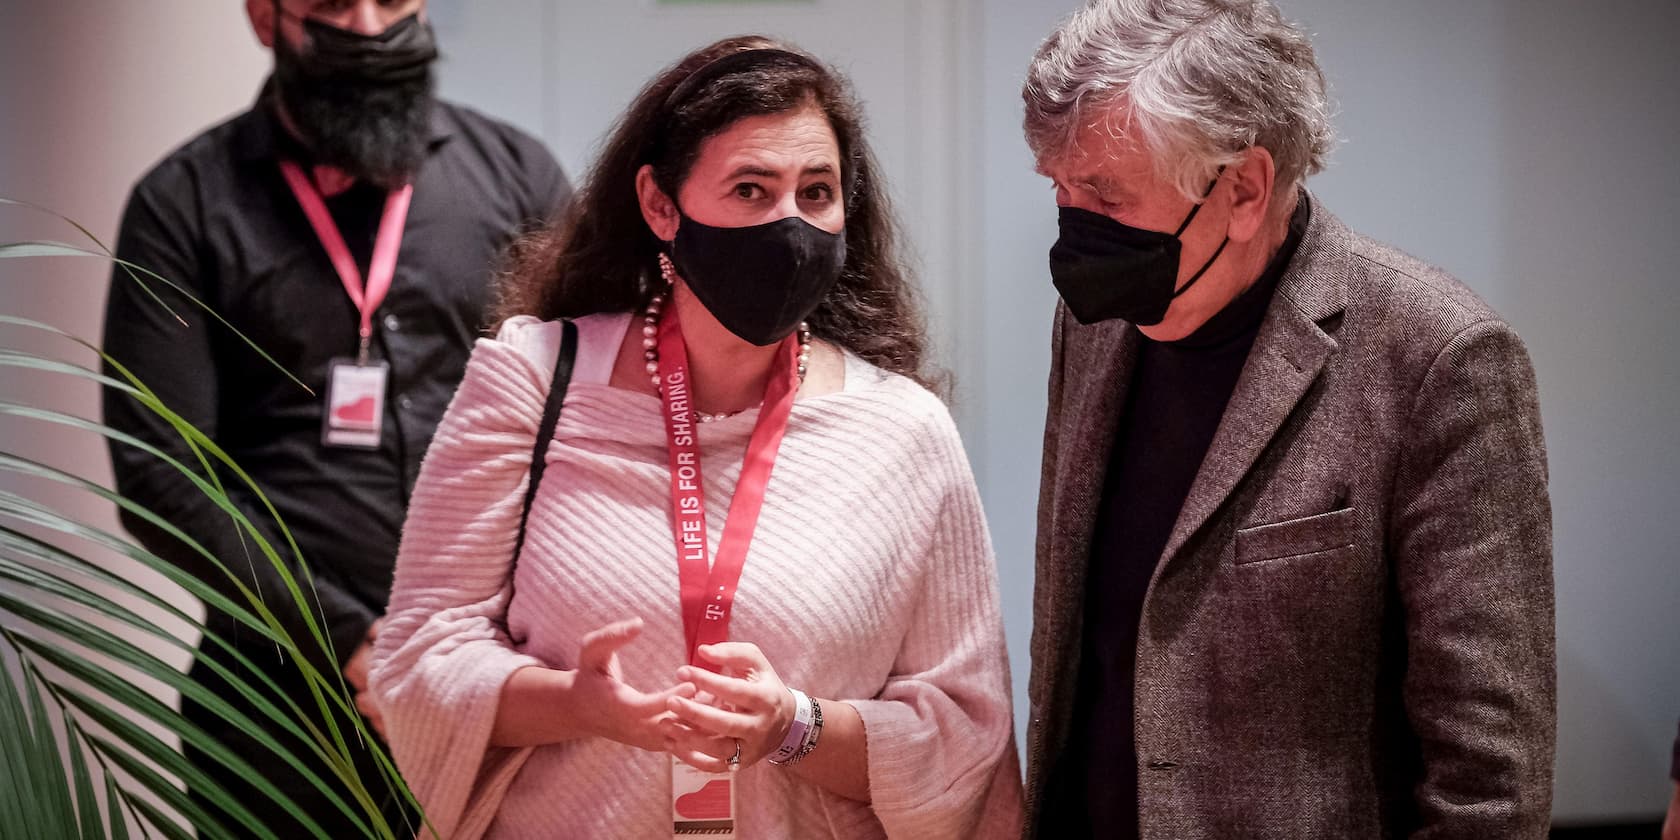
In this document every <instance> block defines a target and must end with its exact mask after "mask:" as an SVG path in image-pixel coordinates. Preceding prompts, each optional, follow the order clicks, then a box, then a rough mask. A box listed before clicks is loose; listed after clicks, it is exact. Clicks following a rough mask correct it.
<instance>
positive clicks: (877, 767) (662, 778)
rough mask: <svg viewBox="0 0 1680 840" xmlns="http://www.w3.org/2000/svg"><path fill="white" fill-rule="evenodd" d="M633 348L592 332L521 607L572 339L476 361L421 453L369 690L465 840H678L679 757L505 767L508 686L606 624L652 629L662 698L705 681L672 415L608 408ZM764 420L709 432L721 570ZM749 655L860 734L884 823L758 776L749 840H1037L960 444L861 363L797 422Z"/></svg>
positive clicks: (942, 419) (442, 814) (549, 751)
mask: <svg viewBox="0 0 1680 840" xmlns="http://www.w3.org/2000/svg"><path fill="white" fill-rule="evenodd" d="M629 323H630V316H629V315H604V316H593V317H589V318H583V319H580V320H579V322H578V324H579V328H580V334H581V338H582V341H581V343H580V348H579V354H578V360H577V362H578V366H577V371H576V374H575V376H574V379H573V382H572V386H571V389H570V391H569V392H568V393H567V396H566V401H565V410H564V412H563V414H562V416H561V420H560V424H559V428H558V429H557V430H556V433H555V439H554V442H553V444H552V445H551V447H550V449H549V453H548V468H547V473H546V475H545V476H544V478H543V482H542V485H541V487H540V488H539V490H538V494H537V497H536V501H535V504H534V505H533V508H532V512H531V518H530V524H529V527H528V529H527V532H526V542H525V549H524V554H523V555H522V556H521V558H520V561H519V565H518V570H517V573H516V575H515V580H514V589H515V591H517V593H518V595H517V597H514V598H513V599H512V603H511V604H510V603H509V600H508V595H509V586H508V584H509V580H508V570H509V568H510V560H511V556H512V551H513V543H514V536H515V530H516V528H517V524H518V518H519V509H520V501H521V498H522V495H523V493H524V489H525V484H526V480H527V471H528V469H529V466H530V452H531V443H532V438H533V437H534V435H535V434H536V426H537V421H538V419H539V418H540V416H541V414H542V406H543V401H544V398H545V397H546V392H547V390H548V379H549V373H550V371H551V370H552V368H553V360H554V356H555V353H556V352H557V349H556V348H557V346H558V335H559V329H558V324H555V323H552V322H551V323H544V322H539V321H536V320H535V319H531V318H518V319H514V320H512V321H510V322H509V323H508V324H507V325H506V326H505V327H504V328H503V330H502V332H501V334H500V335H499V336H498V337H497V338H496V339H495V340H482V341H480V342H479V343H478V346H477V347H476V348H475V349H474V351H473V354H472V359H471V361H470V363H469V364H468V367H467V373H466V378H465V380H464V381H463V382H462V383H461V388H460V390H459V391H458V392H457V393H456V395H455V399H454V402H452V403H451V404H450V407H449V411H448V413H447V414H446V415H445V417H444V419H443V423H442V425H440V426H439V428H438V432H437V436H436V438H435V439H434V440H433V442H432V445H431V448H430V450H429V451H428V452H427V454H426V459H425V464H424V466H423V468H422V469H421V473H420V479H419V484H418V486H417V487H416V488H415V491H414V495H413V499H412V502H411V504H410V507H409V516H408V521H407V524H406V525H405V527H404V531H403V539H402V547H401V550H400V552H399V555H398V559H397V568H396V581H395V585H394V589H393V591H392V594H391V603H390V608H389V613H388V618H387V621H386V624H385V626H384V629H383V632H381V634H380V636H379V639H378V642H377V645H376V652H375V657H374V663H373V667H372V674H371V677H370V679H371V683H372V691H373V692H374V695H375V697H376V698H377V702H378V703H379V704H380V706H381V708H382V710H383V713H384V716H385V722H386V728H387V731H388V733H389V736H390V743H391V748H392V752H393V753H394V755H395V758H396V761H397V765H398V767H399V768H400V769H401V770H402V772H403V775H404V777H405V778H406V779H407V780H408V782H409V784H410V785H411V786H412V787H413V789H414V792H415V794H416V795H417V796H418V797H419V800H420V802H421V804H422V805H423V806H424V807H425V809H426V813H427V815H428V817H429V818H430V819H431V821H432V823H433V824H434V825H435V826H436V827H437V829H438V830H439V832H440V834H441V835H442V836H444V837H455V838H472V837H480V836H488V837H497V838H504V837H505V838H527V837H528V838H551V837H578V838H615V837H623V838H650V837H661V836H664V837H669V836H670V831H671V822H670V799H669V797H670V792H669V791H670V778H669V769H668V759H667V757H666V756H665V755H664V754H662V753H650V752H643V751H641V750H637V749H635V748H632V747H628V746H624V745H622V744H618V743H615V742H612V741H607V740H604V739H595V738H588V739H580V740H576V741H571V742H567V743H562V744H555V745H551V746H545V747H538V748H526V749H505V748H491V747H489V746H488V741H489V734H490V729H491V724H492V723H493V721H494V720H495V716H496V705H497V700H498V697H499V693H500V690H501V686H502V684H503V683H504V682H505V681H506V679H507V678H508V676H509V675H511V674H512V673H513V672H514V671H515V670H518V669H519V668H521V667H524V666H526V665H545V666H548V667H553V668H572V667H575V661H574V660H575V657H576V655H577V649H578V643H579V640H580V639H581V638H582V636H583V635H584V634H585V633H587V632H589V631H591V630H594V629H596V628H598V627H600V626H602V625H604V624H607V623H609V622H612V621H616V620H619V619H622V618H627V617H631V616H640V617H641V618H642V619H643V620H644V622H645V629H644V631H643V633H642V636H641V637H640V638H639V639H637V640H636V641H635V642H634V643H632V644H631V645H630V646H628V647H627V648H625V649H624V650H623V651H622V652H621V654H620V659H621V662H622V665H623V669H624V673H625V678H626V679H627V680H628V681H629V682H630V684H632V685H635V686H637V687H639V688H644V689H648V690H654V689H658V688H663V687H666V686H668V685H670V684H671V683H672V682H673V681H674V672H675V670H676V669H677V667H678V666H679V665H681V664H683V662H684V660H685V657H684V649H683V648H684V646H683V634H682V622H681V620H680V616H679V612H678V596H677V571H676V558H675V554H674V549H673V548H672V545H671V534H670V525H669V516H668V508H669V506H670V502H669V488H670V485H669V476H668V472H667V469H668V468H667V466H666V465H667V458H666V450H665V437H664V430H663V426H662V425H661V424H662V416H661V414H660V409H659V404H658V402H657V400H656V399H655V398H653V397H652V396H649V395H646V394H639V393H634V392H630V391H625V390H622V389H617V388H612V387H609V386H608V385H607V382H608V379H609V376H610V373H611V369H612V364H613V360H614V357H615V356H616V352H617V348H618V346H619V342H620V341H621V339H622V337H623V336H624V334H625V330H626V328H627V327H628V325H629ZM756 419H757V412H756V411H749V412H747V413H745V414H743V415H740V416H738V417H735V418H732V419H729V420H726V421H723V422H719V423H709V424H707V425H706V426H705V427H703V430H702V432H701V438H702V465H703V467H704V471H705V482H706V504H707V520H708V521H707V524H708V529H709V534H710V536H711V539H712V545H711V548H712V550H713V551H714V552H715V551H716V547H717V545H716V542H717V538H718V536H719V535H720V534H722V532H723V518H724V517H725V515H726V514H727V510H728V503H729V499H730V498H731V496H732V493H733V490H734V486H735V482H736V480H737V478H738V477H739V475H740V466H741V457H742V455H743V453H744V451H745V449H746V443H747V438H748V436H749V435H750V434H751V431H752V428H753V424H754V422H755V421H756ZM509 630H511V631H512V632H511V634H510V633H509ZM731 635H732V637H733V638H734V639H735V640H737V641H750V642H754V643H756V644H758V645H759V647H760V648H762V649H763V650H764V652H765V654H766V656H767V657H768V658H769V660H770V662H771V664H772V665H774V666H775V668H776V670H777V672H778V673H779V674H780V675H781V676H782V678H783V680H784V681H786V682H787V684H789V685H792V686H795V687H798V688H801V689H804V690H805V691H806V692H808V693H810V694H811V695H813V696H818V697H828V698H837V699H840V700H844V701H847V702H850V703H851V704H852V705H853V706H855V707H856V708H857V710H858V712H859V714H860V715H861V716H862V718H863V722H864V725H865V729H866V733H867V743H868V752H869V763H868V766H869V787H870V792H871V797H872V799H873V804H872V806H864V805H861V804H859V803H856V802H852V801H850V800H846V799H843V798H841V797H838V796H835V795H833V794H830V793H827V792H825V791H823V790H821V789H819V788H817V787H814V786H812V785H809V784H806V783H804V782H802V781H800V780H799V779H798V778H797V777H796V776H794V775H793V774H791V773H789V772H788V771H787V770H786V769H785V768H778V767H774V766H771V765H769V764H765V763H760V764H758V765H755V766H753V767H749V768H746V769H744V770H743V771H741V773H740V777H739V785H738V790H737V809H738V814H737V816H738V819H737V836H739V837H742V838H755V839H756V838H808V837H809V838H822V837H835V838H848V839H849V838H872V837H895V838H896V837H902V838H915V840H923V839H924V838H946V837H949V838H971V837H1000V838H1001V837H1014V836H1017V832H1018V826H1019V819H1020V817H1019V809H1020V782H1019V776H1018V769H1017V763H1016V755H1015V744H1014V738H1013V735H1012V726H1011V720H1010V716H1011V712H1010V709H1011V706H1010V693H1009V679H1008V666H1007V663H1006V661H1005V652H1004V643H1003V633H1002V623H1001V618H1000V616H999V612H998V593H997V575H996V570H995V567H994V558H993V555H992V551H991V545H990V540H989V538H988V536H987V533H986V526H985V522H984V519H983V517H982V514H981V510H980V499H979V495H978V493H977V492H976V489H975V485H974V479H973V476H972V474H971V473H970V471H969V467H968V462H967V460H966V458H965V457H964V455H963V450H962V445H961V442H960V441H959V439H958V436H957V432H956V428H955V427H954V426H953V424H952V423H951V420H950V416H949V415H948V413H947V412H946V410H945V407H944V405H943V404H941V403H940V402H939V400H938V399H937V398H935V397H934V396H933V395H932V394H929V393H928V392H927V391H925V390H924V389H922V388H920V387H919V386H917V385H915V384H914V383H912V382H910V381H909V380H907V379H905V378H903V377H900V376H895V375H892V374H888V373H885V372H883V371H881V370H879V369H878V368H875V367H873V366H871V365H869V364H867V363H866V362H863V361H862V360H860V359H858V358H856V357H854V356H851V355H849V354H848V356H847V362H846V382H845V386H844V388H843V389H842V390H841V391H839V392H836V393H833V394H828V395H823V396H819V397H815V398H811V399H802V400H800V401H798V402H797V403H796V404H795V406H794V409H793V416H792V419H791V421H790V425H789V428H788V434H787V438H786V441H785V442H784V444H783V446H782V449H781V454H780V457H779V458H778V460H777V462H776V467H775V471H774V473H773V474H772V476H771V480H770V486H769V492H768V495H767V499H766V501H765V505H764V511H763V514H762V516H761V519H760V520H759V524H758V530H757V533H756V535H755V537H754V540H753V544H752V551H751V555H750V557H749V559H748V562H747V565H746V570H745V573H744V574H743V575H742V578H741V584H740V590H739V595H738V597H737V599H736V602H735V611H734V615H733V617H732V621H731ZM511 639H522V640H523V642H522V643H519V644H515V643H514V642H512V641H511ZM819 749H820V747H819Z"/></svg>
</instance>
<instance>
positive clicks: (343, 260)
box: [280, 160, 414, 364]
mask: <svg viewBox="0 0 1680 840" xmlns="http://www.w3.org/2000/svg"><path fill="white" fill-rule="evenodd" d="M280 172H281V174H283V175H285V176H286V183H287V184H290V185H291V188H292V194H293V195H295V196H297V200H298V204H299V205H300V206H302V207H303V214H304V215H305V216H308V217H309V225H310V226H311V227H313V228H315V237H316V238H317V239H320V240H321V247H322V248H325V249H327V256H328V257H329V258H330V259H331V260H332V264H333V268H334V269H335V270H337V271H338V279H339V280H340V281H342V282H343V283H344V291H346V292H349V293H350V300H351V301H352V302H353V303H355V304H356V310H357V311H358V312H360V313H361V316H362V323H361V328H360V330H359V332H358V335H360V336H361V348H360V351H359V353H358V355H357V360H358V362H359V363H361V364H366V363H367V354H368V343H369V342H370V341H371V340H372V339H373V313H374V310H376V309H378V308H379V304H381V303H383V302H384V301H385V293H386V292H389V291H390V290H391V278H392V277H393V276H395V275H396V273H397V251H399V250H401V248H402V236H403V226H404V225H405V224H407V222H408V204H409V201H410V200H411V199H412V198H413V197H414V185H413V184H404V185H403V188H402V189H400V190H392V191H391V192H390V194H389V195H387V196H386V197H385V212H384V214H383V215H381V216H380V218H379V235H378V236H377V237H376V238H375V239H374V240H373V259H372V260H371V261H370V262H369V263H368V276H367V285H366V286H365V287H364V286H363V284H362V272H361V271H360V270H358V269H357V268H356V258H355V257H352V256H351V255H350V249H349V248H348V247H346V246H345V244H344V236H343V235H342V234H340V233H339V232H338V225H336V224H334V223H333V218H332V214H331V213H329V212H327V203H326V202H325V201H323V200H322V199H321V193H320V191H319V190H317V189H315V185H314V184H313V183H311V182H310V180H309V176H307V175H305V174H303V168H302V167H300V166H298V165H297V164H296V163H295V162H293V161H289V160H283V161H280Z"/></svg>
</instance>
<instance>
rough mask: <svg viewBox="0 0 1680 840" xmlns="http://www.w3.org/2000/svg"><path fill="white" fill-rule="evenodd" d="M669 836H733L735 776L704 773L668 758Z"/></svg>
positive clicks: (731, 774)
mask: <svg viewBox="0 0 1680 840" xmlns="http://www.w3.org/2000/svg"><path fill="white" fill-rule="evenodd" d="M671 833H672V834H674V835H676V836H677V837H734V836H735V774H733V773H707V772H705V771H702V770H696V769H694V768H693V767H690V766H688V765H687V764H684V763H682V762H681V761H678V760H677V759H676V757H675V756H672V757H671Z"/></svg>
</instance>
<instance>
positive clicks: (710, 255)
mask: <svg viewBox="0 0 1680 840" xmlns="http://www.w3.org/2000/svg"><path fill="white" fill-rule="evenodd" d="M679 212H680V211H679ZM671 262H672V263H674V264H675V265H676V268H677V272H678V273H679V274H680V275H682V279H683V282H684V283H686V284H688V288H689V290H690V291H692V292H694V296H695V297H696V298H699V300H700V303H701V304H703V305H704V306H705V307H706V310H707V311H708V312H711V313H712V317H714V318H716V319H718V323H720V324H723V326H724V328H725V329H728V330H729V331H730V332H732V333H734V334H735V335H737V336H739V337H740V338H741V339H742V340H743V341H748V342H751V343H753V344H756V345H758V346H760V347H766V346H769V345H771V344H775V343H776V342H778V341H781V340H782V339H784V338H787V337H788V336H789V335H792V334H793V331H794V330H795V329H797V328H798V327H799V322H800V321H803V320H805V319H806V318H808V317H810V315H811V313H812V312H814V311H816V308H817V307H818V306H820V305H821V304H822V302H823V299H824V298H826V297H828V293H829V291H830V290H831V289H833V288H834V284H835V282H836V281H838V280H839V279H840V271H841V269H842V268H844V267H845V265H846V232H845V231H844V230H841V231H840V232H838V233H829V232H828V231H826V230H823V229H822V228H819V227H817V226H815V225H812V224H811V223H809V222H807V221H805V220H804V219H801V218H799V217H798V216H789V217H787V218H785V219H778V220H776V221H774V222H767V223H765V224H762V225H752V226H749V227H733V228H720V227H712V226H710V225H704V224H701V223H699V222H696V221H694V220H693V219H691V218H689V217H688V215H687V214H681V221H680V222H679V224H678V225H677V235H676V238H675V239H674V240H673V241H672V243H671Z"/></svg>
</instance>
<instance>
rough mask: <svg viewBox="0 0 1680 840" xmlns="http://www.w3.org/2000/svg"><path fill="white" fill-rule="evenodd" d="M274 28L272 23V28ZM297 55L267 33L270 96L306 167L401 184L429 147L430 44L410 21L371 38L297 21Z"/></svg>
mask: <svg viewBox="0 0 1680 840" xmlns="http://www.w3.org/2000/svg"><path fill="white" fill-rule="evenodd" d="M276 27H277V28H278V23H277V24H276ZM303 28H304V32H305V33H306V35H307V39H306V41H305V46H304V47H303V49H302V50H294V49H292V48H291V47H290V46H288V45H287V44H286V42H285V41H284V40H282V39H281V38H280V36H279V32H278V31H276V33H275V40H274V67H275V71H274V73H275V82H276V88H277V91H278V94H279V97H280V102H281V104H282V105H284V106H285V109H286V113H287V114H288V115H289V116H290V117H291V118H292V121H293V122H294V123H296V125H297V127H298V130H299V131H300V132H301V133H302V134H303V135H304V139H305V142H306V143H307V145H308V146H309V148H310V151H311V152H312V153H313V154H314V155H315V158H316V159H315V160H314V161H313V162H314V163H318V164H325V165H328V166H334V167H337V168H339V169H343V170H344V171H346V172H348V173H350V174H351V175H353V176H355V177H358V178H366V179H367V180H369V181H372V182H374V183H376V184H378V185H380V186H382V187H386V188H394V187H396V186H398V185H400V184H402V183H404V182H406V181H407V180H408V179H409V178H410V177H411V176H412V175H413V174H414V172H415V171H416V170H418V169H419V166H420V162H421V161H422V160H424V159H425V154H426V144H427V141H428V140H429V139H430V130H431V109H432V62H433V61H434V60H435V59H436V58H437V54H438V53H437V44H436V42H435V40H434V39H433V36H432V28H431V26H430V25H429V24H426V23H422V22H421V21H420V18H419V16H418V15H410V16H409V17H406V18H403V19H402V20H400V21H398V22H397V23H395V24H392V25H391V26H390V28H388V29H386V30H385V31H384V32H381V33H379V34H378V35H359V34H357V33H355V32H350V31H348V30H345V29H340V28H338V27H336V26H331V25H328V24H325V23H322V22H320V21H318V20H310V19H305V20H304V21H303Z"/></svg>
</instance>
